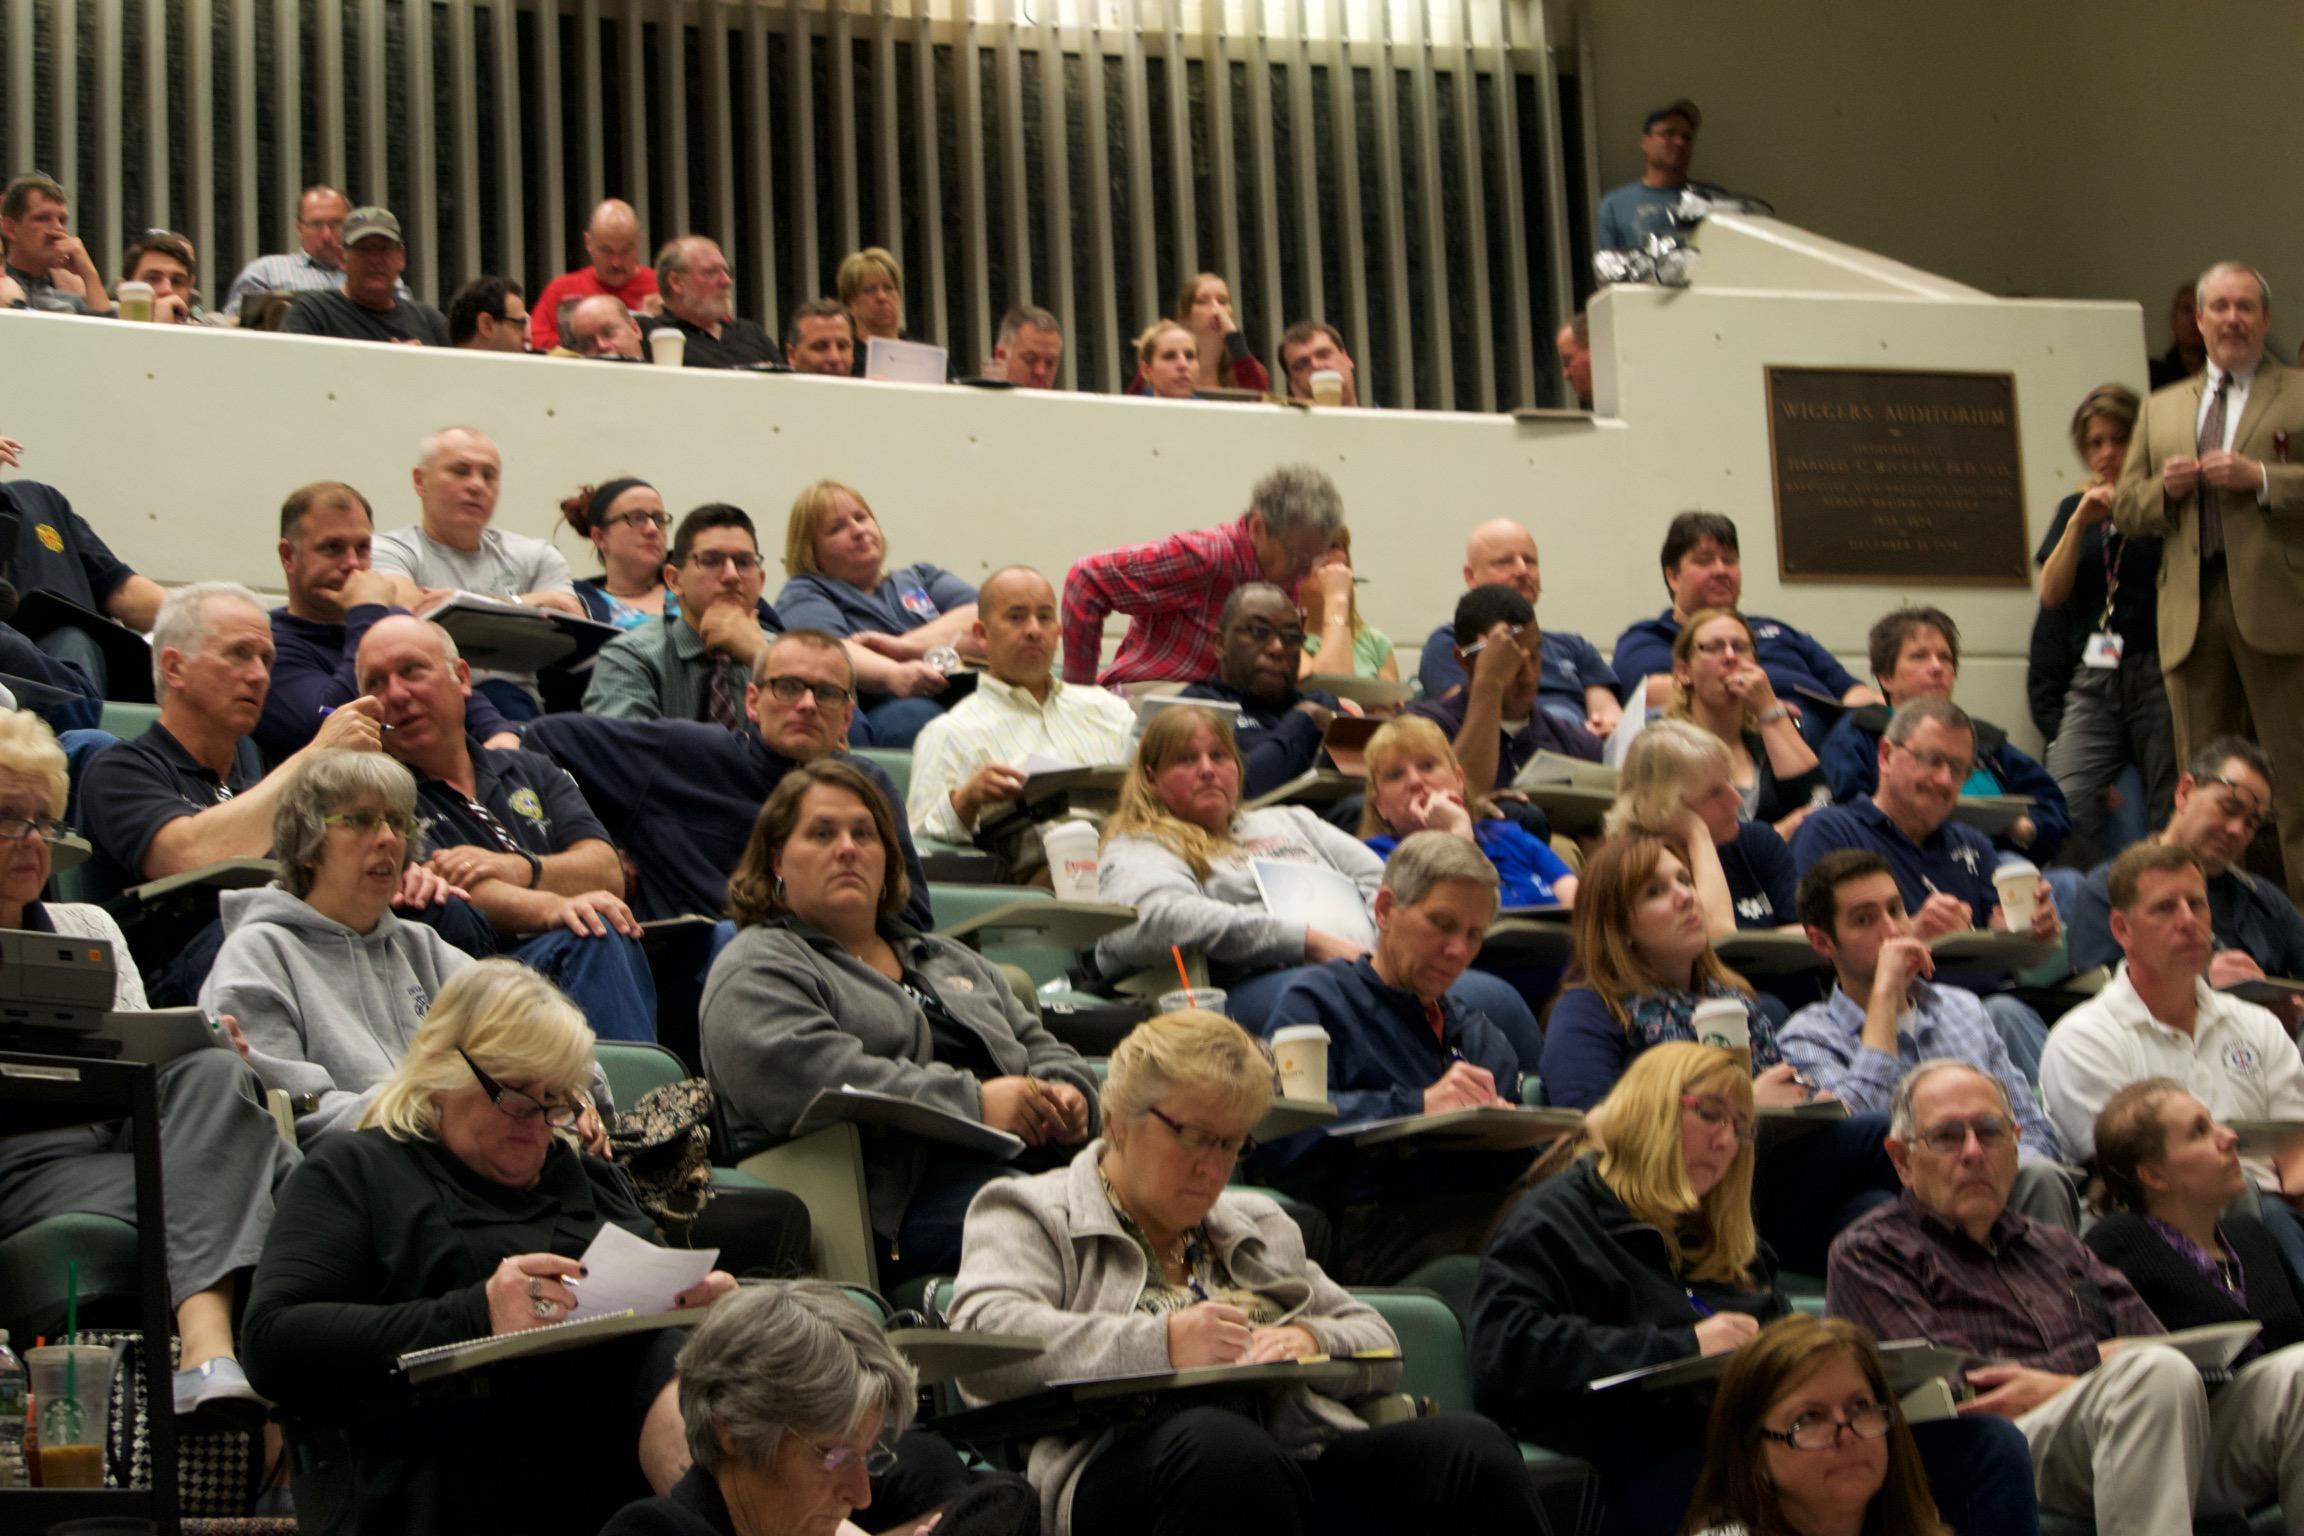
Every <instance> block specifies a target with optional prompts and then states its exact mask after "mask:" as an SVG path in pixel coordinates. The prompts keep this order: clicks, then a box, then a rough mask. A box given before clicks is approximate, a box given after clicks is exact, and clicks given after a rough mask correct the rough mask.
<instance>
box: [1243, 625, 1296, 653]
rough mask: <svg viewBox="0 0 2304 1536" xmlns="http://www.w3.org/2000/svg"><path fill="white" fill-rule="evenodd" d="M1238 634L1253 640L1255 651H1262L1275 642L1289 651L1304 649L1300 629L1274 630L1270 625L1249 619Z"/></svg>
mask: <svg viewBox="0 0 2304 1536" xmlns="http://www.w3.org/2000/svg"><path fill="white" fill-rule="evenodd" d="M1240 633H1241V634H1243V635H1245V636H1247V637H1248V638H1249V639H1250V640H1253V641H1254V642H1255V643H1256V649H1258V650H1262V649H1264V647H1266V646H1268V645H1270V644H1271V643H1272V642H1273V641H1275V640H1277V641H1279V642H1280V643H1281V645H1283V646H1284V647H1286V648H1287V649H1289V650H1291V651H1296V650H1302V649H1303V648H1304V631H1303V629H1302V628H1301V627H1299V628H1295V629H1274V628H1273V627H1272V626H1271V625H1269V624H1267V623H1265V622H1264V621H1263V620H1262V619H1250V620H1249V621H1248V622H1247V623H1245V624H1243V625H1241V626H1240Z"/></svg>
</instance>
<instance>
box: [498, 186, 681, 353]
mask: <svg viewBox="0 0 2304 1536" xmlns="http://www.w3.org/2000/svg"><path fill="white" fill-rule="evenodd" d="M640 250H641V245H640V215H638V214H637V213H634V212H633V211H632V205H631V204H630V203H627V202H625V201H624V200H623V199H622V198H619V197H611V198H609V199H608V200H607V201H606V202H604V203H602V204H601V205H600V206H599V207H597V208H595V209H593V210H592V220H591V222H590V223H588V224H586V225H585V226H584V254H585V255H587V256H589V257H591V258H592V264H591V265H590V266H588V267H579V268H577V269H576V270H575V271H573V272H563V273H561V274H560V275H559V276H558V277H556V278H554V279H552V281H551V282H549V283H547V284H545V285H544V291H543V292H542V293H540V294H538V295H537V296H536V304H535V307H534V308H532V309H530V310H529V311H528V345H529V346H530V347H531V348H533V349H534V350H536V351H538V352H549V351H551V350H552V349H553V348H554V347H556V346H558V345H560V306H561V305H562V304H564V303H566V302H567V301H568V300H570V299H592V298H598V297H600V296H601V295H603V294H605V295H607V296H608V297H610V298H614V299H621V300H623V301H624V307H625V308H626V309H628V310H630V311H632V312H633V313H634V314H636V315H654V314H660V313H662V311H663V308H664V301H663V299H661V298H660V297H658V296H657V293H656V269H655V268H654V267H644V266H642V265H641V264H640Z"/></svg>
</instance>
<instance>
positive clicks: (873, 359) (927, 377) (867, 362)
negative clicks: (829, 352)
mask: <svg viewBox="0 0 2304 1536" xmlns="http://www.w3.org/2000/svg"><path fill="white" fill-rule="evenodd" d="M946 360H947V354H946V353H945V351H944V349H943V348H942V347H933V346H930V345H929V344H928V343H926V342H924V341H890V340H889V339H888V338H887V337H885V336H875V337H873V338H872V339H871V340H870V341H869V342H867V343H866V344H865V347H864V377H866V378H868V379H877V380H880V381H881V382H883V383H889V384H941V383H943V382H944V381H945V379H946V378H947V377H949V374H948V372H947V370H946V367H945V364H946Z"/></svg>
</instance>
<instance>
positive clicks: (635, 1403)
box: [243, 865, 736, 1531]
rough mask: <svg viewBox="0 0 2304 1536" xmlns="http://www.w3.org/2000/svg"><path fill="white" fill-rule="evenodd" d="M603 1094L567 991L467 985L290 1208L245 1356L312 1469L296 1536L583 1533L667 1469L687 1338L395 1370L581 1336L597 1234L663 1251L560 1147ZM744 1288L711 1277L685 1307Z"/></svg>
mask: <svg viewBox="0 0 2304 1536" xmlns="http://www.w3.org/2000/svg"><path fill="white" fill-rule="evenodd" d="M379 867H380V865H379ZM593 1071H594V1067H593V1059H592V1032H591V1030H589V1029H588V1028H586V1027H585V1024H584V1016H583V1015H582V1014H581V1013H579V1012H577V1010H576V1007H575V1005H574V1004H572V1003H570V1002H569V1001H568V999H567V998H566V997H565V996H563V995H562V994H561V993H560V992H559V990H558V989H556V988H555V987H553V985H552V984H551V983H550V982H548V981H546V980H544V979H543V978H542V977H541V976H538V975H537V974H536V973H535V972H533V971H531V970H528V969H527V968H526V967H524V966H522V965H519V964H518V963H516V962H514V961H510V960H501V959H498V960H481V961H475V962H474V963H473V964H471V965H469V966H467V967H465V969H464V970H463V971H461V972H460V973H458V975H457V976H456V978H455V979H454V980H452V981H450V982H449V983H448V984H447V985H446V986H444V987H442V988H441V989H440V993H439V995H438V996H437V997H435V998H433V999H432V1005H431V1009H430V1011H429V1012H428V1013H427V1014H426V1015H425V1018H424V1022H423V1024H422V1026H421V1027H420V1028H419V1029H418V1030H417V1031H416V1036H415V1039H414V1040H413V1042H412V1043H411V1044H410V1045H409V1048H408V1051H407V1054H406V1056H405V1057H404V1058H403V1059H402V1060H401V1061H400V1063H399V1064H398V1066H397V1068H396V1069H395V1070H394V1071H393V1072H392V1074H391V1076H390V1077H389V1078H387V1079H386V1080H385V1082H384V1083H383V1084H382V1085H381V1087H380V1089H379V1091H378V1092H377V1093H376V1094H375V1095H374V1096H373V1097H372V1098H371V1099H370V1100H369V1102H368V1103H367V1105H366V1107H365V1109H364V1110H363V1112H362V1114H361V1117H360V1128H359V1129H358V1130H357V1131H351V1132H347V1133H345V1134H340V1135H335V1136H331V1137H330V1138H329V1139H328V1140H327V1141H326V1142H324V1143H323V1144H322V1145H321V1146H319V1147H318V1148H316V1149H315V1150H314V1151H313V1152H312V1154H311V1155H310V1156H308V1157H307V1158H306V1159H305V1160H304V1162H303V1164H302V1166H301V1167H299V1168H298V1169H297V1171H296V1173H295V1174H294V1175H292V1176H291V1177H290V1179H289V1180H288V1182H287V1184H286V1185H285V1186H283V1188H282V1190H281V1194H280V1219H279V1220H278V1221H276V1222H275V1223H274V1224H273V1229H272V1234H271V1237H270V1239H269V1240H268V1241H267V1243H266V1244H265V1249H264V1256H263V1258H262V1259H261V1260H260V1261H259V1262H258V1264H257V1266H256V1278H255V1282H254V1285H253V1287H252V1289H251V1293H250V1296H249V1302H248V1315H247V1321H246V1323H245V1325H244V1328H243V1336H244V1339H245V1345H244V1356H245V1358H246V1361H247V1365H248V1373H249V1376H250V1378H251V1380H252V1381H253V1382H254V1383H255V1385H256V1387H257V1389H258V1390H259V1391H262V1392H263V1393H264V1394H265V1395H266V1396H267V1397H269V1398H270V1399H271V1400H272V1401H273V1402H274V1403H275V1404H277V1405H278V1406H279V1408H280V1409H281V1410H282V1411H283V1413H284V1414H285V1415H286V1416H287V1417H288V1419H289V1420H290V1421H291V1423H292V1425H293V1426H294V1427H293V1428H292V1429H291V1431H290V1433H291V1436H292V1437H293V1438H295V1439H296V1440H298V1441H299V1442H300V1449H301V1450H303V1452H304V1456H303V1458H302V1460H303V1463H304V1464H305V1465H306V1466H308V1467H310V1468H311V1470H310V1471H309V1472H308V1473H300V1474H299V1475H298V1477H297V1480H296V1503H297V1519H298V1521H299V1523H300V1524H301V1525H302V1526H303V1527H304V1528H305V1529H307V1530H317V1531H339V1530H352V1529H358V1530H362V1531H420V1530H539V1531H563V1530H565V1531H580V1530H581V1531H590V1530H597V1529H599V1527H600V1525H601V1524H602V1522H603V1521H605V1520H606V1519H607V1517H608V1515H609V1514H610V1513H611V1512H613V1511H614V1510H616V1509H618V1508H619V1507H621V1506H622V1505H624V1504H626V1503H628V1502H630V1501H631V1500H633V1499H635V1498H638V1497H642V1496H644V1495H645V1494H646V1493H647V1492H648V1487H647V1484H646V1483H645V1482H643V1480H642V1477H641V1471H642V1460H643V1451H642V1447H643V1444H644V1436H645V1437H647V1439H648V1440H649V1441H652V1442H653V1443H654V1444H655V1445H656V1446H658V1447H659V1449H660V1450H661V1447H663V1446H664V1445H666V1444H673V1445H676V1444H677V1440H678V1436H679V1420H678V1409H677V1406H676V1404H675V1401H674V1390H673V1389H674V1384H673V1369H672V1360H673V1356H674V1355H675V1354H676V1353H677V1351H678V1345H679V1341H680V1335H679V1334H678V1333H677V1332H674V1331H671V1330H665V1331H661V1332H654V1333H645V1334H637V1335H629V1336H625V1337H621V1338H616V1339H611V1340H607V1341H605V1342H602V1343H598V1344H594V1345H590V1346H588V1347H586V1348H584V1349H581V1350H572V1351H566V1352H562V1353H559V1354H554V1355H550V1356H544V1357H538V1358H533V1359H530V1360H527V1361H523V1362H521V1363H519V1364H516V1365H509V1366H499V1367H495V1368H491V1369H490V1370H489V1371H487V1372H486V1373H485V1375H484V1376H482V1375H463V1376H458V1377H451V1378H447V1381H446V1383H445V1384H443V1385H440V1386H436V1387H428V1388H424V1389H421V1390H419V1389H416V1388H412V1387H411V1386H410V1385H409V1384H408V1383H407V1381H406V1379H405V1378H404V1377H403V1376H401V1375H400V1374H399V1372H398V1371H397V1369H396V1363H397V1361H398V1359H399V1357H400V1356H401V1355H402V1354H404V1353H407V1352H409V1351H412V1350H419V1349H425V1348H429V1347H432V1346H435V1345H442V1344H453V1343H459V1342H462V1341H466V1340H472V1339H480V1338H487V1337H491V1336H495V1335H502V1334H511V1333H518V1332H521V1331H523V1330H526V1329H530V1328H541V1327H546V1326H548V1325H551V1324H554V1323H563V1322H568V1321H571V1320H575V1321H582V1320H583V1319H584V1318H585V1317H586V1316H587V1315H588V1314H587V1312H586V1310H585V1296H584V1291H583V1277H584V1270H583V1266H582V1264H581V1263H580V1262H579V1258H580V1256H581V1255H582V1254H583V1253H584V1252H585V1250H586V1248H587V1247H588V1246H589V1245H590V1243H591V1242H592V1240H593V1239H594V1238H595V1237H596V1236H598V1235H599V1233H600V1230H601V1229H602V1228H603V1227H606V1226H616V1227H621V1228H623V1229H624V1230H625V1231H626V1232H628V1233H630V1234H631V1235H633V1236H634V1237H637V1238H640V1239H642V1240H644V1241H648V1242H654V1241H656V1240H657V1239H656V1229H655V1226H654V1224H653V1223H651V1222H650V1220H649V1219H648V1217H647V1215H646V1214H645V1213H644V1212H642V1211H641V1209H640V1207H639V1205H638V1204H637V1203H636V1202H635V1200H634V1198H633V1194H632V1189H631V1185H630V1184H629V1183H628V1182H627V1181H626V1180H625V1178H624V1177H623V1175H622V1174H621V1173H619V1172H618V1171H617V1170H616V1169H615V1168H614V1167H612V1166H611V1165H609V1164H607V1163H604V1162H601V1161H599V1160H598V1159H596V1158H593V1157H589V1156H586V1155H584V1154H582V1153H580V1152H578V1151H577V1150H576V1148H575V1147H574V1146H573V1145H572V1144H571V1143H570V1142H569V1141H566V1140H563V1139H562V1138H561V1137H560V1136H558V1135H556V1134H554V1133H555V1132H559V1131H567V1130H572V1129H573V1128H574V1126H575V1124H576V1121H577V1118H578V1116H579V1115H580V1114H581V1113H582V1109H581V1103H582V1095H583V1092H584V1089H585V1086H586V1085H587V1084H588V1083H590V1082H591V1080H592V1076H593ZM735 1286H736V1282H735V1280H734V1278H733V1277H732V1276H730V1275H728V1274H727V1273H725V1272H723V1271H714V1272H713V1273H712V1274H710V1275H708V1276H706V1277H705V1278H704V1279H703V1280H700V1281H698V1282H696V1283H695V1284H694V1285H692V1286H690V1287H688V1288H687V1289H686V1290H684V1291H682V1292H681V1293H680V1294H679V1296H678V1297H677V1298H675V1301H674V1305H675V1306H679V1307H696V1306H705V1305H708V1304H710V1303H711V1302H712V1301H714V1300H715V1299H717V1298H718V1297H720V1296H722V1295H725V1294H727V1293H728V1292H730V1291H733V1290H734V1289H735ZM482 1379H485V1381H486V1383H487V1394H486V1395H485V1396H482V1395H480V1394H479V1393H477V1392H475V1391H474V1390H473V1384H474V1383H475V1382H477V1381H480V1380H482ZM644 1426H645V1427H644ZM507 1468H530V1469H536V1470H537V1472H538V1475H535V1476H512V1475H508V1474H507V1471H506V1469H507ZM652 1470H655V1471H657V1472H658V1474H659V1475H660V1476H663V1478H664V1480H665V1481H667V1482H669V1481H670V1478H669V1476H664V1474H665V1472H666V1471H668V1468H665V1467H662V1466H656V1465H654V1464H652Z"/></svg>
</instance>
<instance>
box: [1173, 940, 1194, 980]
mask: <svg viewBox="0 0 2304 1536" xmlns="http://www.w3.org/2000/svg"><path fill="white" fill-rule="evenodd" d="M1168 953H1170V954H1171V955H1174V956H1175V957H1176V979H1177V980H1178V981H1180V982H1182V983H1184V990H1185V991H1186V992H1190V991H1191V990H1192V973H1191V972H1190V971H1188V970H1186V969H1184V949H1183V946H1181V945H1178V944H1171V945H1169V946H1168Z"/></svg>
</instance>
